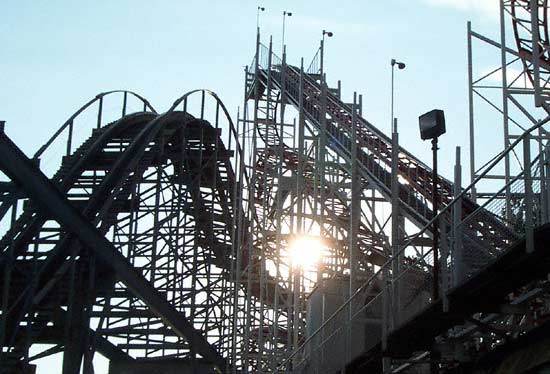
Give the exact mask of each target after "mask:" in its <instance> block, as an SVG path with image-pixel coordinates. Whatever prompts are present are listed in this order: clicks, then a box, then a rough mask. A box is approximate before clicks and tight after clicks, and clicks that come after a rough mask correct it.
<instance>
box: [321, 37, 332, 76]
mask: <svg viewBox="0 0 550 374" xmlns="http://www.w3.org/2000/svg"><path fill="white" fill-rule="evenodd" d="M325 35H326V36H327V37H329V38H332V36H333V35H334V33H332V32H331V31H326V30H323V38H322V39H321V64H320V65H321V66H320V72H321V82H323V74H324V72H325V71H324V65H323V64H324V60H325Z"/></svg>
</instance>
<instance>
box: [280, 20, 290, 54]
mask: <svg viewBox="0 0 550 374" xmlns="http://www.w3.org/2000/svg"><path fill="white" fill-rule="evenodd" d="M287 16H288V17H292V12H287V11H286V10H285V11H284V12H283V43H282V44H283V45H282V51H283V53H284V51H285V20H286V17H287Z"/></svg>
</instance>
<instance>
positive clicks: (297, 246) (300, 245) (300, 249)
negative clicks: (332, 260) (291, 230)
mask: <svg viewBox="0 0 550 374" xmlns="http://www.w3.org/2000/svg"><path fill="white" fill-rule="evenodd" d="M322 252H323V243H322V242H321V240H319V239H318V238H315V237H311V236H302V237H298V238H296V239H294V241H293V242H292V244H291V246H290V257H291V259H292V266H293V267H301V268H310V267H313V266H315V265H317V263H318V262H319V261H320V260H321V256H322Z"/></svg>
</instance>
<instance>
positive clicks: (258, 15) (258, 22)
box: [256, 5, 265, 29]
mask: <svg viewBox="0 0 550 374" xmlns="http://www.w3.org/2000/svg"><path fill="white" fill-rule="evenodd" d="M264 10H265V8H264V7H263V6H259V5H258V11H257V12H256V29H259V28H260V12H263V11H264Z"/></svg>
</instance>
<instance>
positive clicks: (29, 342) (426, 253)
mask: <svg viewBox="0 0 550 374" xmlns="http://www.w3.org/2000/svg"><path fill="white" fill-rule="evenodd" d="M500 11H501V21H503V20H504V19H505V18H506V22H509V20H511V26H512V27H511V32H512V33H513V36H514V42H515V45H514V47H513V48H512V47H508V46H506V44H505V43H504V41H505V38H502V39H501V43H500V44H499V43H498V42H493V41H490V40H489V39H487V38H484V37H482V36H480V35H478V34H475V33H470V34H469V37H470V35H474V36H476V37H478V38H480V39H482V40H484V41H486V42H488V43H490V44H492V45H493V46H495V47H497V48H499V50H500V51H501V53H502V57H503V59H502V61H501V65H502V66H501V68H500V69H501V70H502V74H503V76H506V67H507V66H508V65H509V64H511V63H513V62H517V63H519V64H521V66H522V69H521V71H522V72H521V74H522V76H523V77H524V78H525V79H526V81H528V82H530V83H529V84H525V86H524V87H522V88H521V90H520V89H517V88H516V86H512V84H513V83H514V82H512V83H511V84H510V85H509V86H508V85H507V84H506V80H505V79H504V84H503V87H502V93H503V98H504V99H503V100H504V101H503V103H504V104H503V105H506V103H507V102H508V101H511V102H512V103H513V104H514V105H517V106H518V108H520V109H519V111H520V112H521V113H523V114H524V115H525V116H526V117H528V118H534V117H536V116H538V117H537V118H541V117H540V116H541V113H542V114H544V116H543V118H544V119H541V120H536V121H534V122H533V123H532V124H531V126H528V127H527V128H525V129H524V131H522V133H521V134H519V135H518V136H516V137H515V138H512V137H509V135H508V133H507V132H506V134H507V135H506V136H507V138H506V144H505V147H504V149H503V150H502V152H500V153H498V154H497V155H493V156H494V157H492V158H491V159H490V160H489V162H488V163H487V164H485V165H484V166H483V167H482V168H481V169H479V170H476V171H472V174H471V175H472V180H471V183H470V184H469V185H467V186H463V185H462V181H461V175H462V171H461V164H460V158H459V157H457V163H456V166H455V178H454V180H452V181H451V180H449V179H446V178H444V177H442V176H437V175H435V177H434V173H433V171H432V169H431V168H430V167H429V166H427V165H426V164H424V163H423V162H422V161H420V160H419V159H418V158H417V157H415V156H414V155H413V154H411V153H410V152H408V151H407V150H405V149H404V148H403V147H401V146H400V145H399V134H398V131H397V130H398V129H397V128H394V129H393V134H392V136H391V137H389V136H387V135H386V134H384V133H383V132H382V131H380V130H379V129H378V128H377V127H375V126H374V125H373V124H371V123H370V122H368V121H367V120H366V119H364V118H363V116H362V108H361V107H360V105H359V102H358V101H357V100H356V97H355V95H354V100H353V102H352V103H346V102H345V101H344V100H343V99H342V95H341V90H340V89H332V88H329V87H328V85H327V81H326V76H325V74H324V72H323V71H322V69H319V66H320V65H321V66H322V63H321V64H320V63H319V62H320V61H319V59H320V58H322V57H321V54H320V53H317V55H315V57H314V59H313V61H312V63H311V64H310V65H309V67H308V68H305V67H304V64H303V62H302V64H301V66H294V65H291V64H287V60H286V51H285V50H284V49H283V55H282V58H280V57H278V56H277V55H276V54H275V53H274V52H273V47H272V43H271V42H270V43H269V44H268V45H264V44H262V43H261V40H260V33H259V29H258V34H257V43H256V53H255V55H254V58H253V60H252V63H251V64H250V65H249V66H247V68H246V71H245V76H244V86H245V90H244V92H245V93H244V96H245V97H244V102H243V107H242V111H240V113H239V114H238V120H237V121H236V122H234V121H233V120H232V118H231V116H230V115H229V112H228V110H227V108H226V107H225V106H224V104H223V102H222V101H221V99H220V98H219V97H218V96H217V95H216V94H215V93H213V92H211V91H208V90H195V91H192V92H189V93H187V94H185V95H183V96H182V97H180V98H179V99H177V100H176V101H175V102H174V104H173V105H172V106H171V107H170V109H169V110H167V111H166V112H164V113H157V111H156V110H155V109H154V108H153V106H152V105H151V104H150V103H149V102H148V101H147V100H146V99H145V98H144V97H142V96H140V95H138V94H136V93H133V92H130V91H111V92H106V93H102V94H99V95H97V96H96V97H94V98H92V99H91V100H90V101H89V102H87V103H86V104H85V105H84V106H82V107H81V108H80V109H78V110H77V111H76V112H75V113H74V114H73V115H72V116H71V117H70V118H69V119H68V120H67V121H65V122H64V123H63V125H62V126H61V127H60V128H59V129H58V131H56V132H55V134H54V135H53V136H52V137H51V138H50V139H49V140H48V141H47V142H46V143H45V144H44V145H43V146H42V147H41V148H40V149H39V150H38V151H37V152H36V153H35V154H34V155H33V156H32V157H31V158H28V157H27V156H26V155H25V154H24V153H23V152H22V151H21V150H20V149H19V148H18V147H17V146H16V145H15V144H14V143H13V142H12V141H11V140H10V138H9V137H8V136H7V135H6V133H5V132H4V128H3V126H4V124H3V123H2V131H1V132H0V169H1V170H2V172H3V173H4V175H5V178H4V181H3V182H1V184H0V187H1V197H2V200H1V205H0V224H1V225H2V226H1V227H2V232H3V234H2V237H1V239H0V251H1V253H2V256H1V257H0V268H1V269H2V279H1V281H0V292H1V295H2V301H1V309H0V310H1V314H0V318H1V319H0V347H1V350H0V372H1V373H34V372H36V369H37V367H38V369H39V370H40V369H41V363H42V362H44V361H43V360H44V358H46V357H49V356H52V355H57V356H54V357H59V358H60V359H59V371H62V372H63V373H64V374H73V373H74V374H76V373H81V372H83V373H85V374H90V373H94V372H96V371H95V370H96V369H94V362H95V356H96V353H99V354H101V355H102V356H104V357H105V358H107V359H108V360H109V373H116V374H118V373H121V374H122V373H127V372H133V373H142V372H143V373H145V372H150V371H156V372H158V373H174V372H176V371H177V372H190V373H191V372H193V373H195V372H200V373H203V372H204V373H214V372H227V373H248V372H261V373H263V372H285V373H304V374H306V373H329V374H332V373H338V372H343V371H345V372H351V373H355V372H368V373H371V372H372V373H473V372H480V373H493V372H494V373H505V372H506V373H508V372H514V373H523V372H525V373H527V372H529V373H539V372H541V373H542V372H544V371H542V370H544V368H545V367H548V363H549V362H550V358H549V357H546V355H547V354H546V353H541V352H546V351H548V349H546V348H547V346H548V345H549V344H550V342H549V341H548V340H547V338H546V337H547V336H548V335H547V333H546V332H547V330H548V329H549V328H550V325H549V322H548V316H550V294H549V292H550V287H549V283H548V273H549V272H550V271H549V269H550V254H549V253H547V252H548V250H547V248H548V245H549V243H548V241H549V239H548V238H550V236H549V233H550V224H549V223H550V163H549V162H548V160H550V148H549V147H548V132H547V130H546V129H545V127H546V126H545V125H546V123H547V122H548V121H549V120H550V96H549V92H550V91H549V90H548V84H549V81H550V37H549V34H548V19H547V18H548V5H547V1H546V0H501V8H500ZM503 30H504V26H503ZM503 32H506V31H505V30H504V31H503ZM321 48H322V47H321ZM508 54H510V55H511V56H512V58H513V60H507V56H508ZM470 80H472V79H470ZM520 91H521V92H520ZM516 93H518V94H521V95H522V97H524V98H525V97H528V98H529V100H530V101H529V103H528V104H524V105H523V106H521V107H520V104H519V102H518V101H515V100H516V99H514V98H513V96H512V95H513V94H516ZM528 105H530V106H529V108H528V109H525V108H526V107H527V106H528ZM112 108H116V109H117V111H116V112H113V109H112ZM501 114H503V115H504V116H505V119H504V122H505V123H508V121H512V120H510V119H509V118H508V117H507V111H500V112H499V115H501ZM471 117H473V115H472V116H471ZM518 155H521V157H520V156H518ZM457 156H459V152H457ZM514 158H515V159H517V162H518V170H517V173H514V171H513V170H512V168H511V166H510V159H514ZM52 159H53V160H56V161H54V162H57V164H55V165H56V166H55V167H54V168H57V170H54V171H50V170H49V169H50V168H51V163H48V165H46V166H44V163H45V162H46V160H47V161H48V162H50V161H51V160H52ZM503 165H504V166H503ZM502 168H504V170H505V175H503V176H502V178H500V179H498V182H492V189H491V192H490V193H480V189H481V188H482V186H484V185H483V184H482V182H483V181H486V180H487V179H491V178H493V179H496V178H494V174H495V173H497V172H498V171H499V170H502ZM499 183H500V184H499ZM434 190H437V191H438V193H439V195H438V196H439V197H438V201H437V202H435V201H434V200H433V197H434ZM436 203H437V204H436ZM438 205H439V206H440V207H441V208H440V209H439V208H437V206H438ZM434 223H437V227H438V229H437V234H438V235H439V236H440V237H441V244H440V256H435V258H434V250H433V246H432V237H433V234H434V227H435V226H434ZM304 238H308V239H311V238H315V240H316V243H317V244H316V245H318V246H319V247H320V248H319V251H320V253H321V257H322V258H321V259H320V260H318V261H317V262H312V263H308V264H299V263H298V262H297V261H298V260H297V257H296V256H295V252H296V251H302V252H304V251H307V248H305V247H304V246H313V245H314V244H312V243H314V241H309V242H307V243H309V244H304V243H306V242H305V241H304ZM300 240H301V241H300ZM297 243H302V244H297ZM300 245H301V247H300ZM435 264H438V267H439V268H440V269H441V270H440V273H439V274H438V273H434V267H435ZM434 274H436V276H435V277H434ZM537 352H539V353H537ZM545 365H546V366H545ZM56 370H57V369H56ZM506 370H508V371H506ZM510 370H511V371H510ZM537 370H538V371H537Z"/></svg>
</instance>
